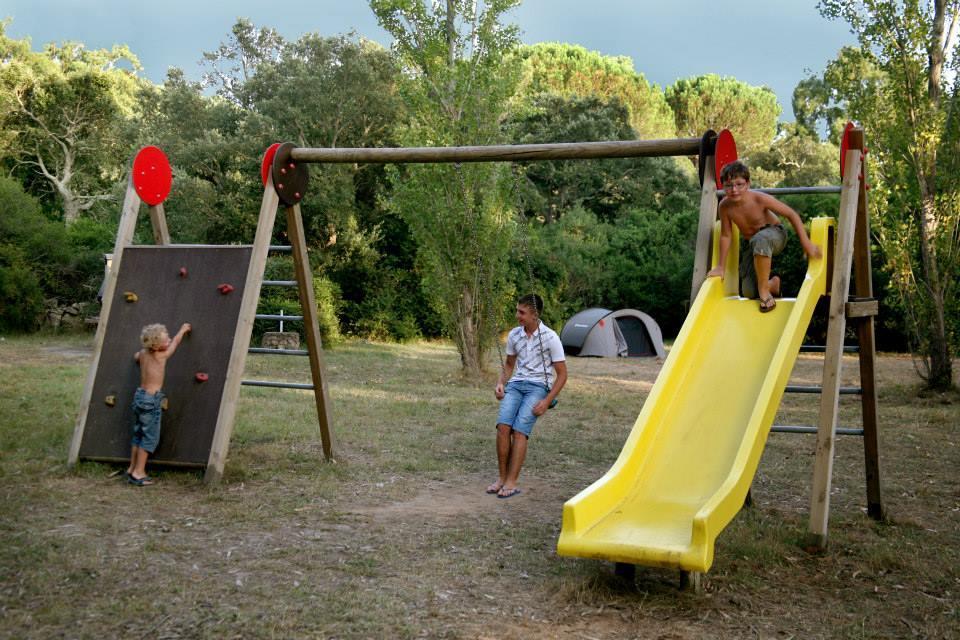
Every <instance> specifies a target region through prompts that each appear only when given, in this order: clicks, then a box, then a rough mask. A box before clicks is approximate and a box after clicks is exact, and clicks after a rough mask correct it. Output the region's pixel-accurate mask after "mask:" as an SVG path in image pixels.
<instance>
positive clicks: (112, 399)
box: [103, 396, 117, 407]
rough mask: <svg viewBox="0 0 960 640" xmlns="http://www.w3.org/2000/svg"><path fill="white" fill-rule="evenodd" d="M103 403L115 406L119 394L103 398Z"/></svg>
mask: <svg viewBox="0 0 960 640" xmlns="http://www.w3.org/2000/svg"><path fill="white" fill-rule="evenodd" d="M103 404H105V405H107V406H108V407H115V406H116V405H117V396H107V397H106V398H104V399H103Z"/></svg>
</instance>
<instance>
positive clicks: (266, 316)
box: [254, 313, 303, 321]
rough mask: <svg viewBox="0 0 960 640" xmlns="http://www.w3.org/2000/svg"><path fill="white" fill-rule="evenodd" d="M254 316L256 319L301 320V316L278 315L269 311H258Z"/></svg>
mask: <svg viewBox="0 0 960 640" xmlns="http://www.w3.org/2000/svg"><path fill="white" fill-rule="evenodd" d="M254 317H255V318H256V319H257V320H291V321H292V320H303V316H280V315H273V314H270V313H258V314H257V315H255V316H254Z"/></svg>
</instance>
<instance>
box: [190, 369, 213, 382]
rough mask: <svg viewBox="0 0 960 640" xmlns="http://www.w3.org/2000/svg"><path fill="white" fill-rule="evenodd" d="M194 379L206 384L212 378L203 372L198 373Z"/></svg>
mask: <svg viewBox="0 0 960 640" xmlns="http://www.w3.org/2000/svg"><path fill="white" fill-rule="evenodd" d="M193 377H194V378H195V379H196V380H197V382H206V381H207V380H209V379H210V376H208V375H207V374H205V373H204V372H203V371H198V372H197V374H196V375H195V376H193Z"/></svg>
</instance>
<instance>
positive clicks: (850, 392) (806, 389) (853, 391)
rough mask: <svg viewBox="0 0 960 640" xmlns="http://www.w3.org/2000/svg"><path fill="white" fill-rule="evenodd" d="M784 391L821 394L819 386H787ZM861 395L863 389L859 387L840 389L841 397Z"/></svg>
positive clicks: (821, 389) (821, 388)
mask: <svg viewBox="0 0 960 640" xmlns="http://www.w3.org/2000/svg"><path fill="white" fill-rule="evenodd" d="M784 391H785V392H786V393H823V387H822V386H820V385H802V384H788V385H787V386H786V387H785V388H784ZM862 393H863V389H861V388H860V387H840V395H842V396H858V395H860V394H862Z"/></svg>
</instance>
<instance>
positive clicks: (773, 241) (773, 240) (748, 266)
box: [740, 224, 787, 298]
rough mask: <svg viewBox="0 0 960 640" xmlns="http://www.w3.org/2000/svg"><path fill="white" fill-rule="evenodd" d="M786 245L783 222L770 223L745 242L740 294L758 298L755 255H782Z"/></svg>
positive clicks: (741, 252)
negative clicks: (754, 263)
mask: <svg viewBox="0 0 960 640" xmlns="http://www.w3.org/2000/svg"><path fill="white" fill-rule="evenodd" d="M786 245H787V231H786V229H784V228H783V225H782V224H768V225H766V226H765V227H763V228H762V229H760V230H759V231H757V232H756V233H755V234H753V237H751V238H750V239H749V240H747V241H746V242H745V243H744V245H743V249H741V251H740V295H742V296H743V297H744V298H756V297H757V296H759V295H760V291H759V289H758V288H757V270H756V268H755V267H754V265H753V256H767V257H768V258H772V257H774V256H777V255H780V252H781V251H783V248H784V247H785V246H786Z"/></svg>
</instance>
